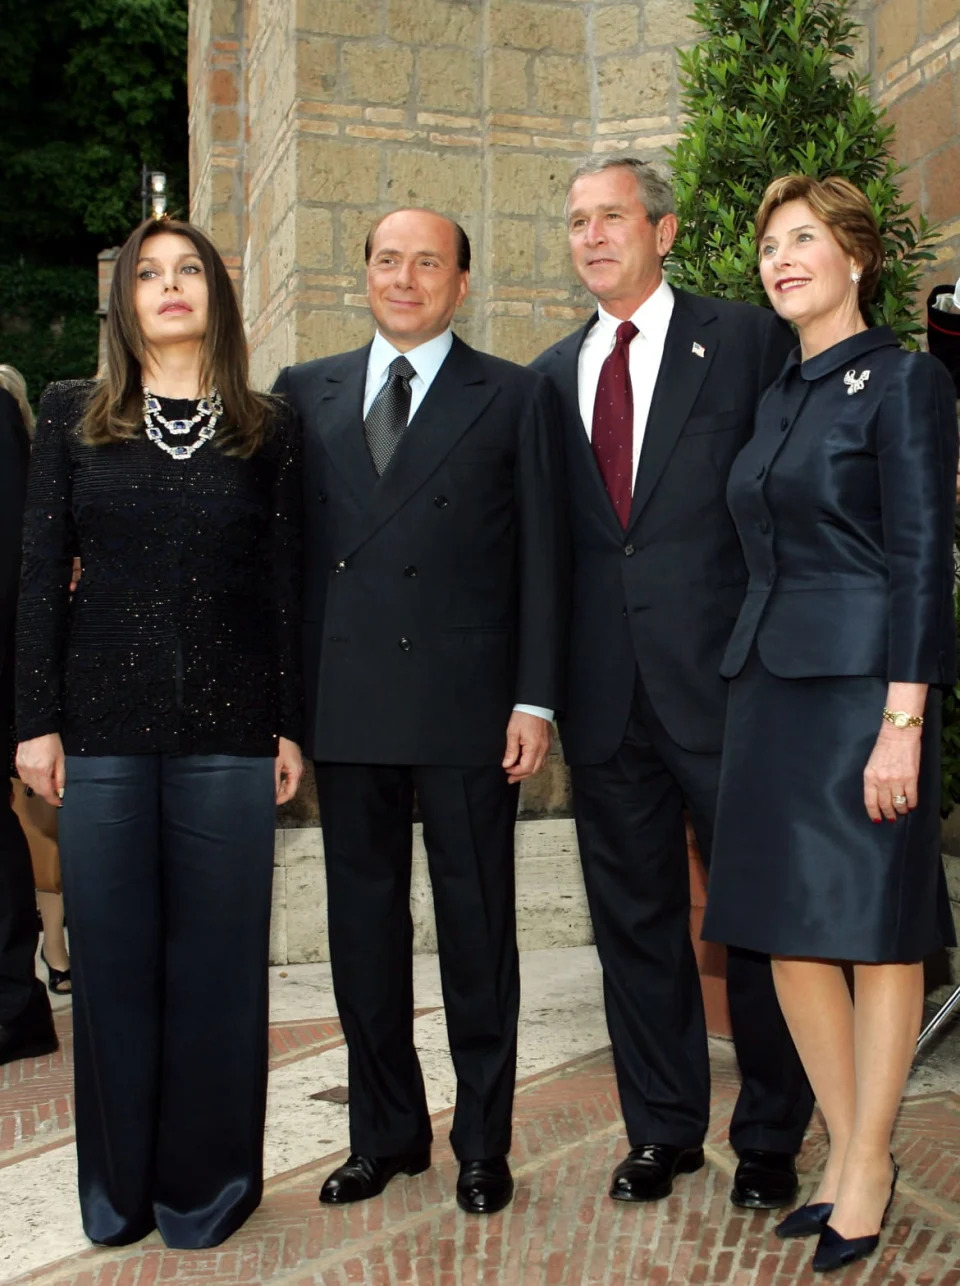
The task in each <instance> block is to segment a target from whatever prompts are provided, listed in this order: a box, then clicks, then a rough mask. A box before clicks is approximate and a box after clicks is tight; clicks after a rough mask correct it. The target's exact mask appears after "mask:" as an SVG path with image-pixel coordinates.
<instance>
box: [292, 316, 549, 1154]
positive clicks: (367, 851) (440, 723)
mask: <svg viewBox="0 0 960 1286" xmlns="http://www.w3.org/2000/svg"><path fill="white" fill-rule="evenodd" d="M368 357H369V348H362V349H359V350H357V351H356V352H351V353H345V354H343V355H341V356H338V357H329V358H323V359H320V360H318V361H314V362H308V363H307V364H306V365H304V366H298V367H294V368H291V369H289V370H287V371H285V372H283V373H282V374H281V376H280V378H279V380H278V382H277V385H276V391H277V392H280V393H282V394H284V395H285V396H286V397H288V398H289V399H290V401H291V402H293V404H294V405H295V406H296V408H297V410H298V411H299V413H300V416H301V419H302V421H303V426H304V459H305V474H304V488H305V492H304V498H305V507H306V538H305V541H304V545H305V550H306V575H305V582H306V598H305V613H304V615H305V618H306V624H305V630H304V650H305V667H306V674H305V679H306V692H307V703H308V705H307V719H306V725H307V737H306V748H307V750H308V752H309V753H310V754H311V755H312V757H313V758H314V760H315V761H316V778H317V793H318V798H319V802H320V816H321V821H322V823H323V830H324V851H325V858H326V868H327V897H328V919H329V925H330V958H331V963H332V967H333V979H334V986H335V989H336V994H337V1005H338V1009H339V1012H340V1016H341V1021H342V1023H343V1030H344V1035H345V1038H346V1042H347V1047H348V1051H349V1077H350V1139H351V1145H352V1148H353V1150H354V1151H355V1152H357V1153H360V1154H362V1155H365V1156H373V1157H390V1156H406V1155H409V1154H411V1153H414V1152H415V1153H417V1154H418V1155H419V1154H420V1153H421V1152H422V1151H424V1150H426V1149H428V1148H429V1144H430V1139H431V1133H432V1131H431V1125H430V1114H429V1110H428V1106H427V1098H426V1094H425V1092H424V1085H423V1076H422V1072H421V1069H420V1064H419V1060H418V1058H417V1054H416V1049H415V1046H414V1042H413V987H412V936H413V935H412V926H411V921H410V906H409V901H410V845H411V838H410V837H411V822H412V806H413V795H414V792H415V793H416V797H417V801H418V803H419V809H420V816H421V818H422V820H423V827H424V831H423V833H424V842H425V845H426V850H427V860H428V864H429V869H430V880H431V887H432V890H433V902H434V910H435V918H436V924H437V947H438V952H439V958H440V971H441V977H442V979H443V988H444V996H445V1014H446V1020H447V1034H448V1039H449V1043H450V1051H451V1055H452V1058H453V1062H454V1067H455V1068H456V1073H457V1104H456V1109H455V1112H454V1117H453V1122H452V1127H451V1132H450V1138H451V1142H452V1144H453V1147H454V1151H455V1152H456V1154H457V1155H458V1156H459V1157H460V1158H461V1159H462V1158H465V1157H466V1158H481V1157H494V1156H502V1155H504V1154H505V1153H506V1152H507V1151H508V1150H509V1147H510V1134H511V1113H512V1104H513V1088H514V1080H515V1075H516V1030H517V1014H518V1010H519V997H520V975H519V959H518V954H517V945H516V922H515V895H514V849H513V833H514V825H515V821H516V810H517V787H516V786H515V785H514V786H511V785H510V784H509V783H508V781H507V774H506V772H505V771H504V769H503V768H502V766H501V764H502V761H503V757H504V750H505V745H506V732H507V725H508V723H509V721H510V716H511V712H512V710H513V707H514V705H516V704H525V705H532V706H539V707H544V708H546V709H551V710H552V709H555V708H556V706H557V705H558V704H559V701H560V696H561V688H562V672H561V669H562V652H563V646H564V618H565V612H566V601H567V575H566V569H567V563H568V551H567V541H566V537H565V518H564V512H563V504H562V492H561V478H560V474H561V463H562V451H561V448H560V442H559V437H558V434H557V431H556V420H555V404H554V399H553V393H552V390H551V388H550V385H549V383H548V381H547V380H545V379H544V378H543V377H542V376H538V375H535V374H533V372H531V371H528V370H524V369H522V368H521V367H518V366H515V365H513V364H512V363H510V362H504V361H500V360H498V359H496V358H493V357H489V356H487V355H485V354H482V353H478V352H476V351H475V350H473V349H471V348H469V347H468V346H467V345H466V344H464V343H462V342H460V341H459V340H458V339H456V338H454V339H453V343H452V347H451V348H450V351H449V352H448V353H447V355H446V357H445V359H444V360H443V363H442V365H441V366H440V369H439V371H438V372H437V374H436V376H435V377H434V379H433V381H432V383H431V384H430V386H429V388H428V389H427V391H426V394H425V396H424V398H423V401H422V402H421V403H420V405H419V407H418V408H417V409H416V411H415V412H414V414H413V416H412V417H411V419H410V422H409V424H408V426H407V428H406V430H405V432H404V434H403V436H402V437H401V439H400V441H399V443H398V445H397V447H396V450H395V452H394V454H393V456H392V458H391V460H390V462H389V464H388V465H387V467H386V469H385V470H384V472H383V474H382V476H380V477H378V476H377V473H376V471H375V469H374V466H373V462H372V460H371V457H370V453H369V451H368V448H367V444H366V441H365V438H364V426H363V403H364V396H365V390H366V375H367V367H368Z"/></svg>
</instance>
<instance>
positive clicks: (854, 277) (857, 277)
mask: <svg viewBox="0 0 960 1286" xmlns="http://www.w3.org/2000/svg"><path fill="white" fill-rule="evenodd" d="M862 276H863V273H862V272H860V271H859V269H857V268H854V270H853V272H851V274H850V280H851V281H852V282H853V284H854V285H855V286H859V285H860V278H861V277H862Z"/></svg>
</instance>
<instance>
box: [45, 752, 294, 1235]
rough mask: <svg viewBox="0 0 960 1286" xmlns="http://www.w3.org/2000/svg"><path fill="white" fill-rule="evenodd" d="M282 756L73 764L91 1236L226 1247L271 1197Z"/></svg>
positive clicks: (66, 814)
mask: <svg viewBox="0 0 960 1286" xmlns="http://www.w3.org/2000/svg"><path fill="white" fill-rule="evenodd" d="M274 827H275V806H274V766H273V760H272V759H264V758H241V757H234V756H227V755H184V756H175V755H123V756H91V757H86V756H84V757H79V756H68V758H67V765H66V791H65V795H64V801H63V808H62V810H61V814H60V850H61V861H62V867H63V886H64V896H65V899H66V911H67V916H68V919H69V924H70V958H71V965H72V968H73V980H74V996H73V1012H74V1041H75V1047H74V1057H75V1075H76V1121H77V1156H78V1170H79V1187H80V1206H81V1211H82V1215H83V1226H84V1230H85V1232H86V1234H87V1236H88V1237H89V1238H90V1239H91V1240H92V1241H95V1242H100V1243H103V1244H106V1245H125V1244H127V1243H129V1242H131V1241H137V1240H139V1239H140V1238H141V1237H144V1236H146V1234H147V1233H148V1232H150V1231H151V1230H152V1229H153V1228H154V1227H156V1228H158V1229H159V1231H160V1233H161V1235H162V1236H163V1239H164V1241H166V1243H167V1245H169V1246H174V1247H179V1248H183V1249H198V1248H202V1247H207V1246H215V1245H218V1244H219V1243H220V1242H222V1241H224V1240H225V1238H227V1237H229V1236H230V1234H231V1233H232V1232H234V1231H235V1230H236V1229H237V1228H239V1227H240V1225H241V1224H242V1223H243V1222H244V1220H245V1219H246V1218H247V1217H248V1216H249V1215H250V1214H251V1212H252V1211H253V1210H255V1209H256V1207H257V1205H258V1204H259V1201H260V1196H261V1191H262V1186H263V1125H264V1112H265V1105H266V1087H267V1039H268V1037H267V962H268V950H269V931H270V898H271V881H272V875H273V845H274Z"/></svg>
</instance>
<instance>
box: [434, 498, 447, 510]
mask: <svg viewBox="0 0 960 1286" xmlns="http://www.w3.org/2000/svg"><path fill="white" fill-rule="evenodd" d="M433 503H434V504H435V505H436V506H437V508H438V509H446V507H447V505H448V504H449V503H450V501H449V500H448V499H447V497H446V496H434V497H433Z"/></svg>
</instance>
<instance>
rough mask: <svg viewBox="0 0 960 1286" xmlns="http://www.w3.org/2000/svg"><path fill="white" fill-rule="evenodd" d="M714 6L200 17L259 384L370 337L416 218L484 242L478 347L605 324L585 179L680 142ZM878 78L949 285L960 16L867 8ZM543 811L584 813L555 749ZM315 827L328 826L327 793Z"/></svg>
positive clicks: (209, 194)
mask: <svg viewBox="0 0 960 1286" xmlns="http://www.w3.org/2000/svg"><path fill="white" fill-rule="evenodd" d="M689 7H690V0H631V2H629V3H624V2H623V0H620V2H617V0H191V3H190V56H189V68H188V73H189V82H190V104H191V108H190V149H191V153H190V154H191V166H190V168H191V215H192V217H193V218H194V219H195V220H196V221H197V222H198V223H200V224H201V225H202V226H204V227H205V228H207V229H208V230H209V231H210V232H211V233H212V234H213V236H214V239H215V240H216V242H217V244H218V245H219V246H220V248H221V250H222V251H223V253H224V255H225V256H226V258H227V262H228V265H229V267H230V269H231V272H232V273H233V275H234V277H235V279H236V281H237V284H238V287H239V290H240V294H241V299H242V303H243V310H244V316H245V319H246V322H247V326H248V331H249V335H250V344H251V358H252V370H253V377H254V380H255V382H256V383H257V384H258V385H259V386H260V387H269V385H270V384H271V383H272V381H273V379H274V377H275V375H276V374H277V372H278V370H279V369H280V368H281V367H282V366H284V365H286V364H288V363H290V362H297V361H304V360H306V359H308V358H311V357H316V356H321V355H323V354H326V353H331V352H337V351H340V350H342V349H345V348H349V347H352V346H355V345H358V344H361V343H363V342H365V341H366V340H367V339H368V338H369V336H370V334H371V323H370V319H369V313H368V310H367V305H366V298H365V295H364V273H363V253H362V247H363V240H364V236H365V234H366V231H367V228H368V227H369V225H370V223H371V222H372V220H373V219H374V218H375V217H376V216H377V215H378V214H380V213H382V212H383V211H384V210H386V209H389V208H391V207H393V206H397V205H402V204H407V203H409V204H426V205H432V206H435V207H436V208H438V209H440V210H443V211H445V212H448V213H451V214H454V215H455V216H457V217H458V218H459V219H460V220H461V222H462V223H463V224H464V226H465V227H466V229H467V231H468V233H469V235H470V238H471V241H472V244H473V251H474V267H473V273H472V290H471V295H470V297H469V298H468V300H467V303H466V305H465V307H464V308H463V309H462V310H461V313H460V315H459V316H458V319H457V323H456V324H457V328H458V330H459V332H460V333H461V334H462V335H463V336H464V338H465V339H467V340H468V341H469V342H470V343H473V344H476V345H478V346H479V347H481V348H485V349H488V350H490V351H492V352H495V353H497V354H499V355H501V356H504V357H509V358H512V359H513V360H515V361H520V362H525V361H528V360H530V358H532V357H533V356H534V355H536V354H537V353H538V352H540V351H541V350H542V349H543V348H545V347H546V346H547V345H548V344H550V343H551V342H553V341H554V340H556V339H558V338H560V337H561V336H563V335H565V334H567V333H568V332H569V331H570V330H571V329H573V327H574V326H575V325H576V324H577V323H578V322H579V321H580V319H581V318H583V317H584V316H586V315H587V312H588V301H587V299H586V297H585V295H584V294H583V292H582V290H581V289H580V287H579V286H578V284H577V282H576V280H575V278H574V276H573V274H572V271H571V269H570V267H569V260H568V252H567V243H566V236H565V231H564V226H563V218H562V202H563V193H564V190H565V186H566V180H567V176H568V175H569V173H570V171H571V169H572V168H573V167H574V165H575V164H576V163H577V161H578V160H579V159H580V158H582V157H583V156H584V155H586V154H589V153H591V152H606V151H617V150H624V149H627V148H629V149H631V150H633V151H635V152H638V153H639V154H640V155H642V156H644V157H645V158H648V159H658V158H661V157H662V155H663V149H664V147H666V146H668V145H670V144H671V143H673V142H674V141H675V139H676V136H677V130H678V123H679V116H680V100H679V82H678V74H677V72H678V66H677V49H678V48H680V47H683V46H684V45H686V44H689V43H691V42H692V41H693V39H694V37H695V34H696V29H695V27H694V25H693V23H692V22H691V21H690V19H689V17H688V16H687V12H688V9H689ZM856 12H857V16H858V18H859V19H860V21H861V22H862V23H863V32H862V38H861V42H860V45H859V48H858V51H857V65H858V67H859V68H860V69H861V70H862V71H864V72H869V73H870V74H871V75H872V76H873V78H874V83H875V92H876V94H877V96H878V99H879V101H880V102H881V103H883V104H884V105H885V106H887V108H888V110H889V112H890V119H891V121H892V123H894V124H895V125H896V127H897V138H896V149H897V155H898V156H899V157H900V159H901V160H902V161H903V163H904V164H905V165H907V167H908V169H907V172H906V175H905V179H904V190H905V192H906V194H907V196H908V198H909V199H911V200H914V201H915V202H916V203H917V205H918V207H919V208H920V209H922V210H924V211H925V212H927V213H928V215H929V216H930V217H931V218H932V219H936V220H939V221H941V222H942V223H943V233H944V236H943V240H942V241H941V243H940V247H939V249H938V262H937V264H936V265H935V266H934V267H933V268H932V269H931V271H930V273H929V274H928V277H929V281H930V283H931V284H932V283H933V282H934V281H938V282H939V281H945V280H955V279H956V277H957V276H958V275H960V141H958V139H960V15H958V0H858V3H857V6H856ZM521 808H522V810H523V811H524V812H525V813H527V814H532V815H550V814H554V815H555V814H557V813H558V812H563V811H564V810H565V809H566V808H567V790H566V778H565V775H564V773H563V770H562V765H561V763H560V761H559V757H558V756H557V755H556V754H554V756H553V759H552V761H551V764H550V766H549V770H548V771H547V772H546V773H545V774H543V775H542V776H541V777H540V778H539V779H537V781H535V782H534V783H531V784H530V785H529V786H528V787H526V788H525V789H524V792H523V795H522V803H521ZM291 811H292V812H294V813H295V815H294V816H290V817H288V818H287V819H286V821H287V822H288V824H289V823H292V824H293V825H297V824H304V823H309V822H310V820H311V819H312V818H313V817H315V815H316V814H315V804H314V803H313V802H312V800H311V797H310V794H309V793H307V794H305V796H304V797H303V799H302V800H301V801H300V802H299V803H298V804H297V805H296V806H295V809H294V810H291Z"/></svg>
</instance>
